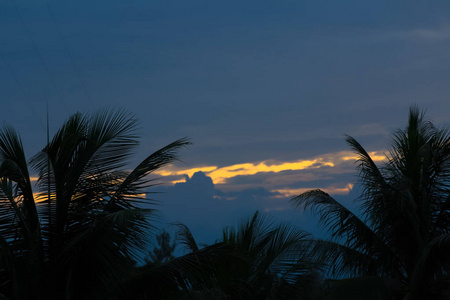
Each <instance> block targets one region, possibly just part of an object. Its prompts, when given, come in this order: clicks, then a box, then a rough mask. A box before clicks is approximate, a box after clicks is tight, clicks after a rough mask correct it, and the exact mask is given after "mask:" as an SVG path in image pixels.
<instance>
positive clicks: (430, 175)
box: [292, 107, 450, 299]
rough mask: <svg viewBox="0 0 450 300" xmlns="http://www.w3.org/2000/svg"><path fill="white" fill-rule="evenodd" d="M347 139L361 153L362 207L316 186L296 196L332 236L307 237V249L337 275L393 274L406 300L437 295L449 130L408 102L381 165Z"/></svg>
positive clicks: (448, 227)
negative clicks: (404, 123)
mask: <svg viewBox="0 0 450 300" xmlns="http://www.w3.org/2000/svg"><path fill="white" fill-rule="evenodd" d="M346 140H347V143H348V144H349V145H350V146H351V148H352V149H353V150H354V151H355V152H356V153H357V155H358V156H359V159H358V169H359V179H360V182H361V185H362V188H363V189H362V194H361V196H360V197H359V198H358V199H357V200H356V201H357V203H358V204H359V209H360V210H359V211H360V213H353V212H352V211H350V210H349V209H347V208H346V207H344V206H343V205H342V204H340V203H339V202H337V201H336V200H335V199H333V198H332V197H330V196H329V195H328V194H327V193H325V192H323V191H321V190H312V191H308V192H306V193H303V194H301V195H299V196H297V197H294V198H293V199H292V203H293V205H295V206H296V207H299V208H303V209H306V208H307V207H311V208H312V210H313V211H314V212H315V213H317V214H319V216H320V222H321V223H322V224H323V225H324V226H325V227H326V228H327V229H328V230H329V232H330V234H331V238H330V240H326V241H324V240H316V241H314V242H312V243H311V252H310V255H312V256H313V257H314V258H315V259H317V260H321V261H323V262H326V263H329V264H330V267H331V272H332V274H334V275H335V276H338V277H342V276H349V275H352V276H381V277H389V278H394V279H396V280H397V281H398V282H399V283H400V285H401V286H402V293H401V294H402V295H403V296H402V297H406V298H405V299H435V298H434V297H437V296H438V294H439V293H440V292H442V290H443V287H442V285H443V284H444V285H445V284H448V283H449V281H448V270H449V265H448V263H449V258H450V256H449V253H450V252H449V250H450V210H449V209H450V177H449V175H450V134H449V131H448V130H446V129H439V128H437V127H435V126H434V125H433V124H432V123H431V122H429V121H426V120H425V119H424V113H423V112H420V111H419V109H418V108H417V107H412V108H411V109H410V112H409V121H408V126H407V127H406V129H405V130H398V131H397V132H396V133H395V134H394V136H393V141H392V148H391V150H390V151H389V154H388V155H387V160H386V161H385V162H384V163H383V164H382V165H381V166H377V165H376V164H375V163H374V161H373V160H372V159H371V157H370V155H369V154H368V153H367V151H366V150H365V149H364V148H363V147H362V146H361V145H360V144H359V143H358V142H357V141H356V140H355V139H354V138H352V137H350V136H348V137H347V139H346Z"/></svg>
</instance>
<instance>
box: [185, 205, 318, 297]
mask: <svg viewBox="0 0 450 300" xmlns="http://www.w3.org/2000/svg"><path fill="white" fill-rule="evenodd" d="M179 228H180V231H179V238H180V241H181V242H182V243H183V244H184V245H185V246H186V247H187V248H188V249H189V251H190V253H189V254H188V255H187V256H190V257H191V258H192V259H193V261H195V262H196V264H197V265H198V266H200V268H201V272H200V274H201V276H198V277H197V278H194V279H192V278H189V277H186V278H185V280H186V281H187V282H188V284H187V285H186V289H185V290H184V293H185V294H189V295H190V297H191V299H202V298H203V299H296V298H295V297H294V295H297V294H298V293H299V290H298V289H297V288H296V286H295V283H296V280H297V279H298V278H299V276H301V275H303V274H305V273H306V272H308V271H310V270H311V267H312V266H311V265H310V264H309V262H306V261H303V260H299V259H298V257H297V254H298V253H299V251H301V248H302V247H303V243H302V242H303V241H304V240H305V239H306V238H307V237H308V236H309V234H308V233H305V232H304V231H302V230H300V229H297V228H295V227H292V226H290V225H288V224H278V225H275V224H274V223H273V222H271V221H270V220H269V219H268V218H267V217H265V216H262V215H260V214H259V213H258V212H256V213H255V214H254V215H253V216H252V218H250V219H249V220H246V221H244V222H243V223H241V225H240V226H239V227H238V228H234V227H227V228H225V229H224V230H223V234H222V238H221V239H220V240H219V241H217V242H216V243H215V244H213V245H210V246H206V247H204V248H200V247H199V246H198V244H197V242H196V241H195V239H194V238H193V236H192V234H191V232H190V231H189V229H188V228H187V227H186V226H185V225H181V224H180V225H179ZM283 297H284V298H283Z"/></svg>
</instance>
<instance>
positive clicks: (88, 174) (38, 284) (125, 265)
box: [0, 111, 188, 299]
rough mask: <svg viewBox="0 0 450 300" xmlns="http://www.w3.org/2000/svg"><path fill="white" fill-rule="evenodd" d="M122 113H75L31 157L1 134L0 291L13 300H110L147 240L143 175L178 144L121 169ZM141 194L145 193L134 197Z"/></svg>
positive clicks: (126, 142)
mask: <svg viewBox="0 0 450 300" xmlns="http://www.w3.org/2000/svg"><path fill="white" fill-rule="evenodd" d="M136 125H137V121H136V120H135V119H134V118H133V116H131V115H130V114H128V113H125V112H123V111H100V112H98V113H95V114H92V115H82V114H75V115H73V116H71V117H70V118H69V119H68V120H67V121H66V122H65V123H64V125H63V126H62V127H61V128H60V129H59V130H58V132H57V133H56V134H55V135H54V136H53V139H52V140H51V141H50V142H49V144H48V145H47V146H46V147H45V148H44V149H43V150H42V151H40V152H39V153H38V154H37V155H36V156H34V157H33V158H32V159H31V161H30V165H31V166H32V167H33V168H34V170H36V171H37V172H38V174H39V178H38V180H37V184H36V185H37V188H38V193H37V194H36V192H35V191H34V190H33V189H32V180H31V178H30V174H29V169H28V168H29V167H28V166H29V164H28V162H27V160H26V158H25V153H24V149H23V146H22V142H21V139H20V137H19V135H18V134H17V133H16V132H15V131H14V130H13V129H12V128H11V127H3V128H2V130H1V131H0V291H1V293H2V294H3V296H5V297H11V298H14V299H103V298H108V299H110V298H111V297H113V296H114V295H115V294H116V292H117V291H120V290H122V289H123V288H124V278H126V277H127V276H130V274H132V273H133V272H134V270H135V267H134V264H135V259H136V258H137V257H138V256H139V254H140V251H143V248H144V246H145V244H146V236H147V234H148V230H149V224H148V221H147V219H146V215H148V214H149V213H151V212H152V210H151V209H142V208H141V204H142V203H145V202H147V203H148V202H149V199H146V198H145V195H144V194H142V193H143V192H144V189H145V188H146V187H148V186H149V185H151V183H152V182H151V180H149V179H148V177H147V175H148V174H150V173H152V172H153V171H155V170H157V169H158V168H160V167H162V166H164V165H166V164H167V163H170V162H172V161H174V160H175V159H176V156H175V152H176V151H177V150H178V149H179V148H181V147H184V146H186V145H187V144H188V142H187V141H186V140H184V139H182V140H178V141H176V142H174V143H172V144H170V145H168V146H166V147H164V148H162V149H160V150H158V151H156V152H155V153H153V154H151V155H149V156H148V157H147V158H145V159H144V160H143V161H142V162H141V163H140V164H139V165H138V166H137V167H136V168H135V169H134V170H132V171H125V170H123V167H125V166H126V162H127V160H128V159H129V158H130V156H131V154H133V150H134V148H135V147H136V146H137V145H138V140H137V136H136V134H135V129H136ZM143 195H144V196H143Z"/></svg>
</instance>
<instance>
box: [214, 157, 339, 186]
mask: <svg viewBox="0 0 450 300" xmlns="http://www.w3.org/2000/svg"><path fill="white" fill-rule="evenodd" d="M323 166H330V167H332V166H334V165H333V163H331V162H321V161H319V160H317V159H315V160H303V161H297V162H291V163H282V164H279V165H275V164H274V165H268V164H267V163H266V162H261V163H259V164H251V163H246V164H237V165H232V166H228V167H223V168H220V169H217V170H215V171H213V172H210V173H209V174H208V176H209V177H211V179H212V180H213V182H214V183H215V184H222V183H225V182H226V180H227V179H228V178H232V177H235V176H239V175H255V174H257V173H267V172H274V173H278V172H281V171H287V170H304V169H310V168H320V167H323Z"/></svg>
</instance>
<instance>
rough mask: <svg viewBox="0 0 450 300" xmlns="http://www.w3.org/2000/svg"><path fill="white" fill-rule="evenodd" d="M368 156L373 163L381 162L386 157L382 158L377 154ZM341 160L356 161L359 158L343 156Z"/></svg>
mask: <svg viewBox="0 0 450 300" xmlns="http://www.w3.org/2000/svg"><path fill="white" fill-rule="evenodd" d="M368 154H369V155H370V157H371V158H372V160H373V161H383V160H385V159H386V156H384V155H383V154H379V153H378V152H369V153H368ZM342 159H343V160H358V159H359V157H358V156H356V155H351V156H344V157H342Z"/></svg>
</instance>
